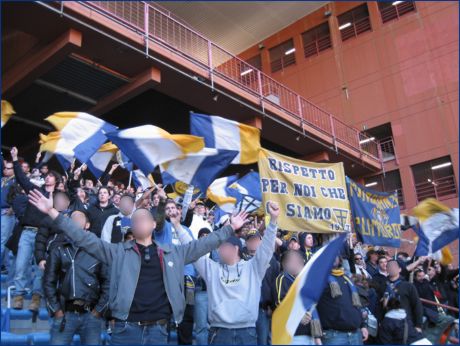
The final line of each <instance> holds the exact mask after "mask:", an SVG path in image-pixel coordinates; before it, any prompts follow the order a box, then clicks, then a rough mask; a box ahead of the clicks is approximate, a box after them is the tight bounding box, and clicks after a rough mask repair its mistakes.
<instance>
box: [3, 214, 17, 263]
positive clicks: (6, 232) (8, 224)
mask: <svg viewBox="0 0 460 346" xmlns="http://www.w3.org/2000/svg"><path fill="white" fill-rule="evenodd" d="M4 212H5V211H4V210H2V218H1V226H2V237H1V248H0V251H1V254H2V263H1V264H2V265H4V264H5V259H7V258H8V257H6V256H7V255H8V251H6V250H7V249H6V248H5V244H6V242H7V241H8V239H9V238H10V237H11V233H13V228H14V225H15V224H16V217H15V216H14V214H13V215H6V214H3V213H4Z"/></svg>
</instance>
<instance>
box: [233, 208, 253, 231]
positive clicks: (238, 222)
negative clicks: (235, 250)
mask: <svg viewBox="0 0 460 346" xmlns="http://www.w3.org/2000/svg"><path fill="white" fill-rule="evenodd" d="M248 216H249V214H248V213H246V212H244V211H240V212H239V213H238V214H235V215H233V216H232V217H231V218H230V226H232V228H233V230H234V231H236V230H239V229H240V228H241V227H243V225H244V224H245V223H247V222H248Z"/></svg>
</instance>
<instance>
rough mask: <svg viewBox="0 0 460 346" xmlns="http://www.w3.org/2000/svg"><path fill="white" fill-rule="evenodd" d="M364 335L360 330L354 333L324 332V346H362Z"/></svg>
mask: <svg viewBox="0 0 460 346" xmlns="http://www.w3.org/2000/svg"><path fill="white" fill-rule="evenodd" d="M362 344H363V335H362V333H361V330H360V329H357V330H356V331H354V332H341V331H338V330H333V329H328V330H324V331H323V345H362Z"/></svg>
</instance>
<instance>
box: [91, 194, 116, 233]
mask: <svg viewBox="0 0 460 346" xmlns="http://www.w3.org/2000/svg"><path fill="white" fill-rule="evenodd" d="M118 212H119V210H118V209H117V207H115V206H114V205H113V204H112V203H111V202H110V192H109V189H108V188H107V187H105V186H103V187H100V188H99V190H98V192H97V203H96V204H94V205H91V206H90V207H89V208H88V215H89V220H90V223H91V229H90V231H91V232H93V233H94V234H95V235H97V236H98V237H101V232H102V227H104V223H105V221H106V220H107V218H108V217H109V216H111V215H115V214H118Z"/></svg>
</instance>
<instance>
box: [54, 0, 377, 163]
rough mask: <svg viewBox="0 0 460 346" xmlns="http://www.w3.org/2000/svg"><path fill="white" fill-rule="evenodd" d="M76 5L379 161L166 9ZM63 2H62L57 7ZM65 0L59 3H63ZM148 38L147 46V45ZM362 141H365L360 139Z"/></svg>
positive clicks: (354, 135)
mask: <svg viewBox="0 0 460 346" xmlns="http://www.w3.org/2000/svg"><path fill="white" fill-rule="evenodd" d="M79 3H80V4H81V5H82V6H85V7H87V8H89V9H92V10H94V11H97V12H98V13H99V14H101V15H103V16H105V17H107V18H109V19H111V20H113V21H115V22H117V23H119V24H121V25H123V26H125V27H126V28H127V29H129V30H131V31H134V32H136V33H138V34H141V35H143V37H144V38H145V44H146V46H147V48H146V54H148V48H149V47H150V48H152V47H154V44H160V45H161V46H162V47H165V48H167V49H169V50H172V51H174V52H175V53H177V54H179V55H181V56H182V57H184V58H186V59H187V60H188V61H190V62H192V63H194V64H195V65H197V66H199V67H202V68H204V69H206V70H207V71H208V73H209V78H210V79H211V80H213V78H214V77H220V78H222V79H224V80H226V81H228V82H230V83H232V84H234V85H236V86H237V87H239V88H240V89H242V90H244V91H246V92H248V93H251V94H253V95H255V96H257V97H258V98H259V100H260V103H261V105H263V104H264V103H265V104H269V105H271V106H274V107H276V108H277V109H279V110H280V111H282V112H284V113H286V114H287V115H288V116H290V117H291V118H292V120H293V122H295V123H298V125H299V127H300V128H301V129H302V131H303V125H304V124H306V125H309V126H311V127H313V128H315V129H316V130H319V131H321V132H322V133H323V134H326V135H328V136H330V138H331V139H332V142H333V143H334V144H336V143H342V144H343V145H345V146H347V147H348V148H349V149H352V150H354V151H355V152H357V153H358V154H359V155H360V156H362V155H365V156H367V157H369V158H371V159H373V160H376V161H378V162H379V163H380V164H382V160H381V153H380V152H379V151H380V148H379V145H378V143H377V142H376V141H373V140H370V139H369V138H368V137H367V136H366V135H364V134H363V133H361V132H360V131H359V130H358V129H356V128H354V127H351V126H349V125H347V124H345V123H344V122H342V121H340V120H339V119H337V118H335V117H334V116H333V115H332V114H330V113H329V112H327V111H325V110H323V109H322V108H320V107H318V106H316V105H315V104H313V103H311V102H310V101H308V100H306V99H305V98H303V97H302V96H300V95H299V94H297V93H296V92H294V91H292V90H291V89H289V88H288V87H286V86H284V85H283V84H281V83H279V82H277V81H275V80H274V79H273V78H271V77H269V76H268V75H266V74H264V73H263V72H262V71H260V70H257V69H256V68H255V67H253V66H252V65H250V64H248V63H247V62H245V61H244V60H242V59H240V58H238V57H237V56H235V55H233V54H231V53H229V52H227V51H226V50H225V49H223V48H222V47H220V46H218V45H216V44H215V43H213V42H211V41H210V40H208V39H207V38H205V37H204V36H203V35H201V34H200V33H197V32H196V31H194V30H193V29H191V28H189V27H187V26H186V25H184V24H183V23H181V22H180V21H178V20H177V19H175V18H173V17H172V16H171V15H170V14H169V13H167V12H166V11H163V10H161V9H159V8H157V7H154V6H152V5H151V4H149V3H147V2H144V1H121V2H117V1H80V2H79ZM62 4H63V5H62ZM65 5H66V2H61V6H64V7H65ZM149 42H150V45H149ZM365 139H367V141H366V143H365V145H363V144H360V141H362V140H365Z"/></svg>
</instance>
